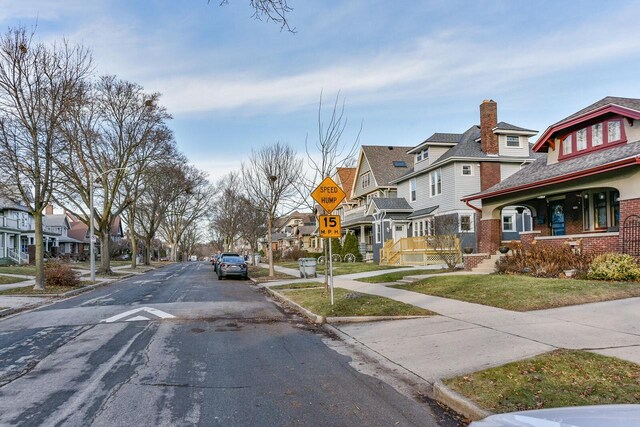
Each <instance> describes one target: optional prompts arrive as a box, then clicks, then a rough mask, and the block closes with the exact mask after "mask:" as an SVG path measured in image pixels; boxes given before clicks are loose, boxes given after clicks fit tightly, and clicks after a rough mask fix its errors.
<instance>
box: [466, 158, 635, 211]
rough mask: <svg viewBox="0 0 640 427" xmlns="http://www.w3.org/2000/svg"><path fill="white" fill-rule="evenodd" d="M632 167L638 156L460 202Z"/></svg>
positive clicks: (478, 195) (467, 198)
mask: <svg viewBox="0 0 640 427" xmlns="http://www.w3.org/2000/svg"><path fill="white" fill-rule="evenodd" d="M633 165H640V156H634V157H627V158H626V159H622V160H618V161H616V162H613V163H608V164H606V165H600V166H596V167H594V168H591V169H586V170H582V171H578V172H574V173H571V174H568V175H564V176H562V177H559V178H558V177H556V178H548V179H544V180H542V181H538V182H535V183H531V184H523V185H518V186H516V187H512V188H505V189H503V190H498V191H493V192H491V193H486V194H477V195H471V196H467V197H464V198H462V199H460V200H462V201H463V202H465V203H467V202H469V201H471V200H478V199H488V198H490V197H496V196H501V195H503V194H509V193H515V192H518V191H520V190H525V189H526V190H529V189H532V188H539V187H544V186H545V185H547V184H556V183H560V182H567V181H572V180H574V179H577V178H584V177H587V176H591V175H595V174H598V173H602V172H608V171H612V170H616V169H621V168H624V167H627V166H633Z"/></svg>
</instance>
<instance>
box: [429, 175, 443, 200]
mask: <svg viewBox="0 0 640 427" xmlns="http://www.w3.org/2000/svg"><path fill="white" fill-rule="evenodd" d="M441 193H442V169H436V170H434V171H432V172H431V191H430V194H431V197H433V196H438V195H440V194H441Z"/></svg>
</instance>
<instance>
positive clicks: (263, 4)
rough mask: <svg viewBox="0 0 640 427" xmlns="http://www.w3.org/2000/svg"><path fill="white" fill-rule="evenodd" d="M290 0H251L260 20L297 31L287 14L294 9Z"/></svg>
mask: <svg viewBox="0 0 640 427" xmlns="http://www.w3.org/2000/svg"><path fill="white" fill-rule="evenodd" d="M209 1H211V0H209ZM287 1H288V0H249V4H250V5H251V7H252V8H253V10H254V14H253V17H254V18H255V19H258V20H263V19H264V20H265V21H267V22H268V21H273V22H275V23H276V24H279V25H280V29H281V30H282V29H285V28H286V29H287V31H289V32H291V33H295V32H296V29H295V28H293V27H291V26H289V21H288V18H287V15H288V14H289V13H290V12H291V11H292V10H293V9H292V8H291V7H290V6H289V5H288V3H287ZM228 3H229V0H221V1H220V5H221V6H222V5H225V4H228Z"/></svg>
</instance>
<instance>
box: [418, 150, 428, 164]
mask: <svg viewBox="0 0 640 427" xmlns="http://www.w3.org/2000/svg"><path fill="white" fill-rule="evenodd" d="M428 158H429V147H425V148H424V149H423V150H422V151H420V152H418V153H416V163H418V162H421V161H423V160H427V159H428Z"/></svg>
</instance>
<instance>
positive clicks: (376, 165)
mask: <svg viewBox="0 0 640 427" xmlns="http://www.w3.org/2000/svg"><path fill="white" fill-rule="evenodd" d="M411 148H412V147H400V146H375V145H363V146H362V147H361V149H360V153H359V156H358V162H357V165H356V170H355V173H354V176H353V186H352V190H351V202H350V203H349V206H348V207H349V209H347V207H346V206H345V207H344V219H343V221H342V229H343V230H344V232H345V233H353V234H355V235H356V237H357V238H358V242H359V243H360V252H361V253H362V255H363V258H364V259H366V260H373V261H375V262H377V261H378V258H379V249H380V248H381V247H382V242H381V241H378V240H377V239H375V240H374V231H373V228H374V221H375V222H377V223H378V224H381V221H384V219H381V218H382V215H383V212H382V211H381V210H379V209H378V207H377V206H374V205H372V202H373V200H374V199H376V198H384V199H397V198H398V189H397V185H396V184H394V183H393V181H394V180H396V179H397V178H399V177H400V176H402V175H404V174H406V173H407V171H408V170H409V167H410V164H411V162H412V159H413V156H411V155H410V154H407V151H409V150H410V149H411ZM385 226H386V227H392V226H391V225H390V223H388V222H387V223H385ZM404 226H405V225H403V227H404ZM381 231H382V230H381ZM390 233H391V229H387V230H386V235H387V236H389V235H391V234H390ZM405 233H406V230H405Z"/></svg>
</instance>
